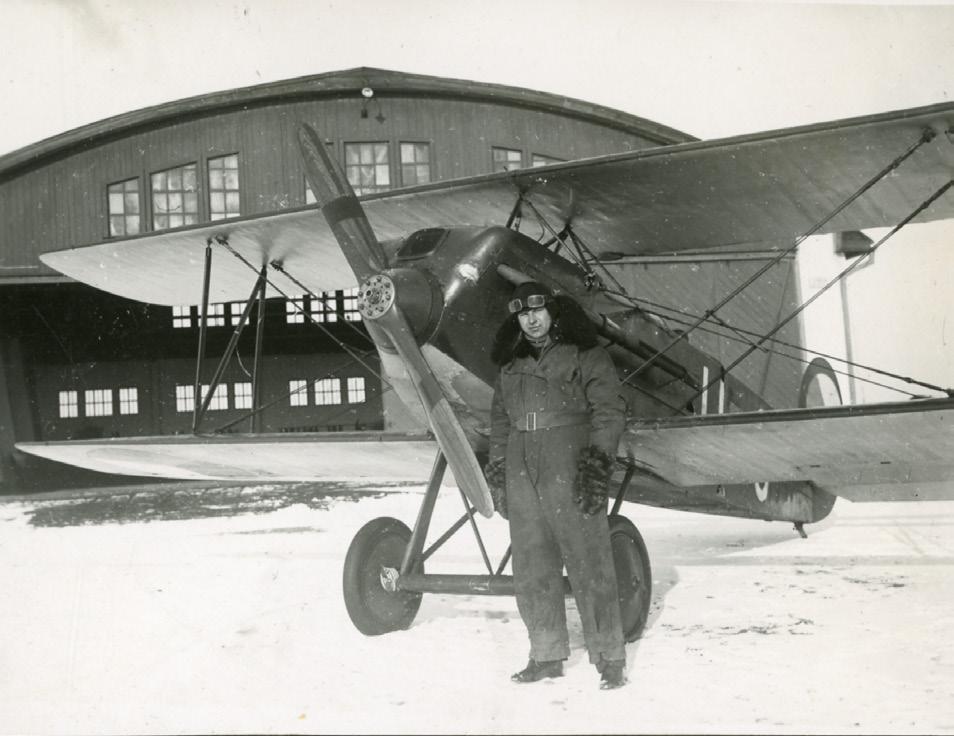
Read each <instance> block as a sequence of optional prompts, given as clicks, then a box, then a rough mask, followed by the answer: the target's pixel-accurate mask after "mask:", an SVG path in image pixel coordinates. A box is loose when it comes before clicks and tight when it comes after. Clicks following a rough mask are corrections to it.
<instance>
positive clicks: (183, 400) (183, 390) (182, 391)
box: [176, 385, 195, 412]
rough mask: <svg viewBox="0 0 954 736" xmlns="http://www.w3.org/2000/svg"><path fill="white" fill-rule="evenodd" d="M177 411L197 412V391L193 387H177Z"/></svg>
mask: <svg viewBox="0 0 954 736" xmlns="http://www.w3.org/2000/svg"><path fill="white" fill-rule="evenodd" d="M176 411H178V412H185V411H195V390H194V389H193V387H192V386H182V385H179V386H176Z"/></svg>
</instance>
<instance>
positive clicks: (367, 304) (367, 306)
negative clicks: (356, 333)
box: [358, 273, 397, 320]
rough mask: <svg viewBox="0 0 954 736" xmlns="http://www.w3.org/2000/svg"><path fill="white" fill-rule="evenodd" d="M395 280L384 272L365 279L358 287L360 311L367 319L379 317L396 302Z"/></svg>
mask: <svg viewBox="0 0 954 736" xmlns="http://www.w3.org/2000/svg"><path fill="white" fill-rule="evenodd" d="M396 293H397V292H396V290H395V288H394V282H393V281H392V280H391V277H390V276H388V275H387V274H384V273H376V274H375V275H374V276H371V277H369V278H367V279H365V281H364V283H363V284H361V288H359V289H358V311H359V312H361V316H362V317H364V318H365V319H371V320H374V319H378V318H379V317H380V316H381V315H382V314H384V313H385V312H387V311H388V310H389V309H390V308H391V305H393V304H394V297H395V295H396Z"/></svg>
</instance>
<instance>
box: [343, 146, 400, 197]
mask: <svg viewBox="0 0 954 736" xmlns="http://www.w3.org/2000/svg"><path fill="white" fill-rule="evenodd" d="M344 148H345V174H346V176H347V177H348V181H349V182H350V183H351V186H353V187H354V189H355V193H356V194H368V193H370V192H379V191H383V190H385V189H389V188H390V187H391V173H390V164H389V156H388V144H387V143H384V142H376V143H345V144H344Z"/></svg>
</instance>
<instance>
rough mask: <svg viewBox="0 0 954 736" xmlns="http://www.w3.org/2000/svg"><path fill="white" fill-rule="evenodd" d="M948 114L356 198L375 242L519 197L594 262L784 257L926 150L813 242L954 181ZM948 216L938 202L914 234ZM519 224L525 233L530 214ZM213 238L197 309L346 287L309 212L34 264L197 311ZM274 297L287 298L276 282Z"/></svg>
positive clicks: (490, 215)
mask: <svg viewBox="0 0 954 736" xmlns="http://www.w3.org/2000/svg"><path fill="white" fill-rule="evenodd" d="M952 128H954V104H944V105H935V106H931V107H924V108H917V109H913V110H903V111H900V112H894V113H886V114H882V115H875V116H869V117H864V118H854V119H851V120H843V121H838V122H832V123H823V124H819V125H813V126H805V127H799V128H791V129H786V130H779V131H771V132H767V133H759V134H754V135H745V136H739V137H735V138H727V139H722V140H717V141H708V142H706V141H702V142H693V143H685V144H680V145H675V146H664V147H659V148H650V149H644V150H641V151H635V152H630V153H624V154H616V155H610V156H603V157H598V158H592V159H584V160H580V161H573V162H568V163H561V164H554V165H551V166H546V167H542V168H536V169H523V170H519V171H515V172H501V173H499V174H491V175H486V176H477V177H470V178H466V179H458V180H453V181H446V182H440V183H436V184H430V185H424V186H420V187H414V188H410V189H404V190H398V191H394V192H389V193H383V194H376V195H369V196H367V197H364V198H362V202H363V204H364V207H365V210H366V212H367V214H368V218H369V219H370V221H371V224H372V226H373V227H374V229H375V232H376V234H377V236H378V239H379V240H389V239H394V238H399V237H402V236H404V235H407V234H409V233H410V232H413V231H414V230H418V229H421V228H424V227H465V226H483V225H491V224H502V223H503V222H505V221H506V219H507V217H508V215H509V213H510V212H511V210H512V209H513V207H514V204H515V203H516V201H517V197H518V196H519V195H520V194H522V195H523V197H524V198H525V199H526V200H527V201H529V202H530V203H531V204H533V206H534V207H535V208H537V209H538V210H539V211H540V213H541V214H542V215H543V216H544V217H545V218H546V219H547V220H548V221H549V222H550V223H551V224H552V225H553V226H554V227H555V228H556V229H558V230H559V229H560V228H561V227H562V226H563V224H565V223H566V222H568V221H569V222H571V223H572V226H573V229H574V231H575V232H576V234H577V235H579V236H580V237H581V238H582V239H583V240H584V242H586V243H587V244H588V246H589V247H590V248H591V249H592V250H593V251H594V253H596V254H608V253H624V254H631V255H639V254H652V253H668V252H685V251H694V250H701V249H705V248H717V247H731V248H733V249H736V250H745V249H752V248H758V249H760V250H765V249H766V248H769V247H772V244H773V243H778V244H781V246H783V247H784V246H787V245H789V244H790V243H791V242H792V240H793V239H794V238H795V237H797V236H798V235H800V234H803V233H805V232H807V231H808V230H809V229H810V228H812V227H813V226H814V225H816V223H818V222H820V221H821V220H823V219H824V218H825V217H827V216H828V215H829V214H830V213H831V212H832V211H834V210H835V208H836V207H837V206H838V205H839V204H841V203H842V202H843V201H845V200H846V199H847V198H848V197H849V196H851V195H852V194H854V193H855V192H856V191H857V190H858V189H859V188H860V187H861V186H862V185H863V184H864V183H865V182H866V181H868V179H870V178H871V177H872V176H873V175H874V174H876V173H877V172H878V171H880V170H881V169H882V168H884V167H885V166H886V165H888V164H889V163H890V162H891V161H893V160H894V159H895V158H896V157H898V156H899V155H900V154H902V153H904V152H905V151H906V150H908V149H909V148H910V147H912V146H913V145H915V144H916V143H917V142H918V140H919V139H920V138H921V137H922V136H923V135H924V133H925V131H927V130H930V131H936V132H937V133H938V135H937V136H936V137H935V138H934V139H933V140H932V141H930V142H929V143H927V144H925V145H923V146H921V148H919V149H918V150H917V152H916V153H914V154H913V155H912V156H911V157H910V159H909V160H907V161H906V162H904V163H903V164H902V165H901V166H899V167H898V168H897V169H895V170H894V171H892V172H891V174H890V175H889V176H887V177H886V178H885V179H884V180H883V181H881V182H879V183H878V184H877V185H876V186H875V187H873V188H872V189H871V190H870V191H869V192H868V193H866V194H865V195H864V196H862V197H860V198H859V199H857V200H856V201H855V202H854V203H852V204H851V206H850V207H848V208H847V209H846V210H845V211H844V212H842V213H841V214H840V215H839V216H838V217H836V218H834V219H833V220H831V221H830V222H829V223H828V224H827V225H826V226H825V227H824V228H823V229H822V230H821V231H820V232H834V231H842V230H855V229H862V228H870V227H880V226H886V225H894V224H897V223H898V222H899V221H900V220H901V219H903V218H904V217H906V216H907V215H909V214H910V213H911V212H912V211H913V210H914V209H915V208H916V207H917V206H918V205H920V204H921V203H922V202H924V201H925V200H926V199H927V198H928V197H929V196H930V195H931V194H932V193H933V192H934V191H935V190H936V189H938V188H939V187H940V186H941V185H942V184H944V183H946V182H947V181H949V180H950V179H951V178H952V175H954V151H952V134H951V132H950V131H951V129H952ZM952 216H954V195H951V194H950V193H948V194H947V195H945V196H944V197H942V198H941V199H940V200H938V201H937V202H936V203H935V204H934V205H933V206H932V207H931V208H929V209H928V210H927V211H925V212H924V213H922V214H921V215H920V216H919V217H918V218H917V220H918V221H928V220H934V219H942V218H947V217H952ZM524 217H525V218H526V219H530V218H532V215H531V213H530V211H529V208H525V209H524ZM216 238H227V239H228V242H229V244H230V246H231V247H232V248H233V250H234V251H235V252H237V253H239V254H241V255H242V257H243V258H244V259H245V261H246V262H244V263H243V262H242V261H241V260H240V259H238V258H233V257H232V256H231V255H229V254H226V253H225V252H224V251H223V252H222V253H223V254H222V255H221V256H219V255H217V256H216V265H215V267H214V268H213V270H212V283H211V290H210V297H211V299H212V301H217V302H221V301H233V300H238V299H242V298H245V297H246V296H247V295H248V293H249V291H250V290H251V286H252V283H253V282H254V278H255V274H254V271H255V270H256V269H259V268H261V267H262V266H264V265H266V264H270V263H272V262H278V263H281V264H282V265H283V267H284V268H285V270H286V271H287V272H288V273H290V274H292V275H293V276H294V277H295V278H296V279H298V280H300V281H301V283H303V284H304V285H305V286H306V287H307V288H308V289H310V290H311V291H322V290H327V289H330V288H343V287H344V286H347V285H350V284H353V282H354V277H353V275H352V274H351V272H350V270H349V269H348V268H347V264H346V263H345V260H344V258H343V257H342V256H341V254H340V253H339V252H338V248H337V245H336V243H335V240H334V238H333V236H332V234H331V232H330V231H329V229H328V227H327V225H326V224H325V221H324V218H323V217H322V216H321V214H320V212H319V211H318V210H317V209H316V208H307V209H299V210H295V211H288V212H283V213H279V214H272V215H267V216H254V217H246V218H239V219H236V220H230V221H225V222H219V223H215V224H212V225H205V226H201V227H195V228H186V229H179V230H175V231H169V232H164V233H159V234H148V235H144V236H140V237H137V238H131V239H125V240H115V241H109V242H107V243H101V244H97V245H92V246H85V247H80V248H73V249H69V250H63V251H57V252H51V253H47V254H44V255H43V256H41V259H42V260H43V262H44V263H46V264H47V265H49V266H51V267H53V268H55V269H57V270H58V271H61V272H63V273H65V274H67V275H68V276H72V277H73V278H76V279H78V280H80V281H83V282H86V283H88V284H91V285H93V286H95V287H97V288H100V289H104V290H106V291H111V292H113V293H116V294H120V295H122V296H126V297H130V298H133V299H138V300H141V301H146V302H153V303H157V304H195V303H199V302H200V301H201V295H202V276H201V264H202V263H203V251H204V248H205V245H206V242H207V241H208V240H209V239H212V241H213V242H215V240H216ZM273 276H274V278H275V284H276V285H278V286H279V288H282V290H283V291H285V292H286V293H301V291H302V289H301V288H300V287H299V286H297V285H295V284H294V283H293V282H292V281H290V280H288V279H285V278H284V277H282V276H281V275H280V274H277V273H274V274H273Z"/></svg>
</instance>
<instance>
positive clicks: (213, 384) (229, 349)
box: [192, 235, 267, 434]
mask: <svg viewBox="0 0 954 736" xmlns="http://www.w3.org/2000/svg"><path fill="white" fill-rule="evenodd" d="M217 239H219V242H224V243H227V242H228V238H226V237H225V236H221V235H220V236H217ZM205 248H206V250H205V276H204V282H203V288H202V322H201V324H200V326H199V356H198V359H197V360H196V372H195V387H194V390H195V413H194V415H193V418H192V431H193V433H195V434H198V432H199V426H200V424H201V423H202V418H203V417H204V416H205V413H206V412H207V411H208V409H209V405H210V404H211V403H212V397H213V395H214V394H215V390H216V389H217V388H218V386H219V383H220V382H221V380H222V376H223V374H224V373H225V368H226V366H228V364H229V361H230V360H231V359H232V356H233V355H234V354H235V351H236V349H237V348H238V341H239V337H241V335H242V330H243V329H245V325H247V324H248V321H249V316H250V315H251V313H252V308H253V307H254V306H255V305H256V304H257V305H258V318H257V322H256V326H255V368H254V373H253V375H252V413H251V415H250V416H251V417H252V422H253V426H254V427H257V426H258V425H259V424H260V421H261V420H260V417H259V416H258V413H257V411H256V407H257V406H258V387H259V381H258V378H259V369H260V368H261V359H262V335H263V332H264V315H265V310H264V306H265V287H266V284H267V278H266V270H265V267H264V266H262V268H261V270H260V271H259V274H258V278H257V279H256V280H255V285H254V286H253V287H252V292H251V293H250V294H249V296H248V299H246V300H245V309H243V310H242V316H241V317H240V318H239V321H238V324H237V325H235V329H234V330H233V331H232V336H231V337H230V338H229V343H228V345H227V346H226V348H225V352H224V353H223V354H222V357H221V358H220V359H219V363H218V365H217V366H216V367H215V372H214V373H213V374H212V380H211V381H209V390H208V391H206V393H205V396H202V361H203V357H204V355H205V345H206V336H207V333H208V318H209V281H210V275H211V271H212V250H211V249H212V239H211V238H209V240H208V242H207V243H206V246H205ZM200 398H201V399H202V401H201V403H200V402H199V399H200Z"/></svg>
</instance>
